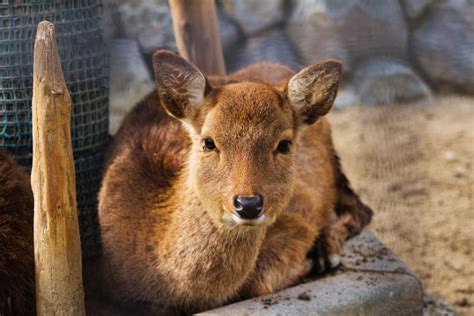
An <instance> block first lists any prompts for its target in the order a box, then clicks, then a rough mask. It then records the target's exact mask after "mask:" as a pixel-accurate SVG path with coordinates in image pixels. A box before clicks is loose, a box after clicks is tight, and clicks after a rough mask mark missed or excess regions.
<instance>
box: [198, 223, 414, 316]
mask: <svg viewBox="0 0 474 316" xmlns="http://www.w3.org/2000/svg"><path fill="white" fill-rule="evenodd" d="M422 314H423V290H422V287H421V283H420V281H419V280H418V278H417V277H416V276H415V275H414V274H413V272H411V271H410V269H409V268H408V267H407V266H406V265H405V264H404V263H403V262H402V261H400V260H399V259H398V258H397V257H396V256H395V255H394V254H393V253H392V252H391V251H390V250H388V249H387V248H386V247H385V246H383V244H382V243H381V242H380V241H378V240H377V238H376V237H375V236H374V235H372V234H371V233H370V232H369V231H367V230H365V231H364V232H362V233H361V234H360V235H359V236H357V237H355V238H353V239H351V240H349V241H348V242H347V243H346V244H345V245H344V249H343V256H342V261H341V266H340V267H339V269H338V270H336V271H333V272H331V273H329V274H327V275H325V276H320V277H317V278H314V279H312V280H310V281H309V282H307V283H303V284H300V285H297V286H295V287H292V288H288V289H285V290H283V291H280V292H277V293H273V294H270V295H266V296H263V297H258V298H254V299H251V300H246V301H242V302H239V303H235V304H232V305H228V306H224V307H220V308H217V309H214V310H210V311H207V312H204V313H202V314H201V315H422Z"/></svg>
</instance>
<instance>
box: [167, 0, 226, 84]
mask: <svg viewBox="0 0 474 316" xmlns="http://www.w3.org/2000/svg"><path fill="white" fill-rule="evenodd" d="M169 4H170V7H171V15H172V17H173V32H174V38H175V40H176V46H177V47H178V51H179V54H180V55H181V56H183V57H184V58H185V59H186V60H188V61H189V62H191V63H193V64H194V65H196V66H197V67H198V68H199V69H200V70H201V71H203V72H204V73H205V74H207V75H225V63H224V55H223V53H222V46H221V37H220V33H219V23H218V20H217V13H216V6H215V3H214V0H169Z"/></svg>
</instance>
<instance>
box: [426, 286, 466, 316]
mask: <svg viewBox="0 0 474 316" xmlns="http://www.w3.org/2000/svg"><path fill="white" fill-rule="evenodd" d="M456 315H458V313H457V312H456V310H455V309H454V308H453V307H452V306H451V305H449V304H448V303H446V302H445V301H443V300H442V299H440V298H439V297H436V296H434V295H433V294H431V293H428V292H426V291H425V292H424V293H423V316H456Z"/></svg>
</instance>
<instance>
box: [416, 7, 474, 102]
mask: <svg viewBox="0 0 474 316" xmlns="http://www.w3.org/2000/svg"><path fill="white" fill-rule="evenodd" d="M412 41H413V42H412V45H411V46H412V48H413V52H412V53H413V56H414V58H415V59H416V62H417V63H418V65H419V66H420V68H421V69H422V70H423V72H424V73H425V74H426V76H427V77H428V78H429V79H430V81H431V82H433V83H434V84H435V85H436V86H437V87H448V88H456V89H457V90H461V91H464V92H470V93H474V2H472V1H471V2H469V1H467V0H464V1H463V0H458V1H454V0H452V1H443V2H440V3H439V4H437V5H436V6H433V7H432V9H431V10H430V11H429V13H428V15H427V16H426V17H425V18H424V20H423V21H422V23H420V27H419V28H417V29H416V30H415V31H414V34H413V38H412Z"/></svg>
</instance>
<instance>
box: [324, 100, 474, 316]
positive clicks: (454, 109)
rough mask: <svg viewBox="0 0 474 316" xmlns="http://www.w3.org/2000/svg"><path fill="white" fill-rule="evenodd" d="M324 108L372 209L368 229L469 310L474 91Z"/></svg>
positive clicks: (473, 267)
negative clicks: (429, 100)
mask: <svg viewBox="0 0 474 316" xmlns="http://www.w3.org/2000/svg"><path fill="white" fill-rule="evenodd" d="M434 100H435V102H434V105H432V106H425V107H420V106H390V107H353V108H346V109H335V110H333V111H332V113H331V114H330V116H329V117H330V120H331V122H332V124H333V130H334V140H335V143H336V148H337V150H338V152H339V154H340V156H341V158H342V162H343V166H344V169H345V171H346V174H347V176H348V177H349V179H350V180H351V181H352V184H353V187H354V188H355V189H356V191H357V192H358V193H359V194H360V195H361V196H362V198H363V200H364V201H365V202H367V203H368V204H369V205H370V206H372V208H373V209H374V210H375V217H374V220H373V222H372V224H371V229H372V231H373V232H374V233H375V234H376V235H377V236H378V237H379V238H380V239H381V240H382V241H383V242H384V243H385V244H386V245H387V246H388V247H390V248H391V249H392V250H393V251H395V252H396V253H397V254H398V255H399V256H400V257H401V258H402V259H403V260H404V261H405V262H406V263H407V264H408V265H409V266H410V267H411V268H412V269H413V270H414V271H415V273H417V274H418V276H419V277H420V278H421V280H422V282H423V285H424V287H425V289H427V290H428V291H431V292H433V293H434V294H435V295H437V296H439V297H441V298H443V299H445V300H446V301H447V302H449V303H450V304H452V305H453V306H454V307H455V308H456V309H457V310H458V311H459V312H460V314H461V315H474V172H473V165H474V98H473V97H459V96H436V97H435V98H434Z"/></svg>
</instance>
